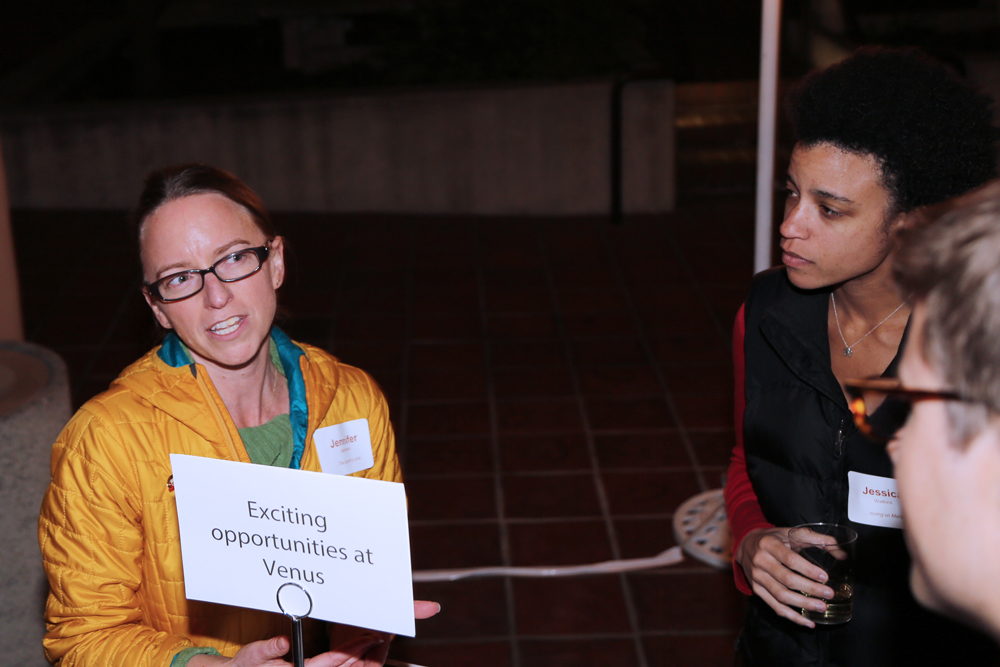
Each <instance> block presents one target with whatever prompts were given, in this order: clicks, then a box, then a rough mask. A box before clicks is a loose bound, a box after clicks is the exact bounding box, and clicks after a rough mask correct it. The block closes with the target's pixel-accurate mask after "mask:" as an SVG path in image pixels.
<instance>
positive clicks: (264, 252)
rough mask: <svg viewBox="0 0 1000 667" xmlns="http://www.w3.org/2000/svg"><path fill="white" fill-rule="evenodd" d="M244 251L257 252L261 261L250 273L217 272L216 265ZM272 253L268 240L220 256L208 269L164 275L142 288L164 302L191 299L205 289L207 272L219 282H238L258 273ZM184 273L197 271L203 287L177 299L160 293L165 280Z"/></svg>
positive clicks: (188, 271) (258, 259) (195, 270)
mask: <svg viewBox="0 0 1000 667" xmlns="http://www.w3.org/2000/svg"><path fill="white" fill-rule="evenodd" d="M244 252H252V253H253V254H255V255H256V256H257V261H258V262H259V263H258V265H257V268H256V269H254V270H253V271H251V272H250V273H248V274H246V275H245V276H241V277H239V278H223V277H221V276H220V275H219V274H218V273H216V272H215V267H217V266H218V265H219V264H222V263H223V262H224V261H226V260H227V259H229V258H230V257H232V256H233V255H239V254H240V253H244ZM270 255H271V242H270V241H268V242H267V243H265V244H264V245H262V246H256V247H254V248H243V249H241V250H237V251H235V252H231V253H229V254H228V255H226V256H225V257H222V258H220V259H219V260H218V261H216V262H215V263H214V264H212V266H210V267H208V268H207V269H188V270H186V271H177V272H176V273H171V274H170V275H169V276H163V277H162V278H160V279H159V280H154V281H153V282H151V283H145V284H144V285H143V286H142V289H143V291H145V292H146V294H148V295H149V296H151V297H153V298H154V299H157V300H158V301H160V302H162V303H176V302H177V301H183V300H184V299H190V298H191V297H193V296H194V295H196V294H198V293H200V292H201V291H202V290H203V289H205V275H206V274H209V273H211V274H212V275H213V276H215V277H216V278H217V279H218V280H219V282H222V283H236V282H239V281H241V280H246V279H247V278H249V277H250V276H252V275H254V274H255V273H257V272H258V271H260V270H261V268H262V267H263V266H264V262H266V261H267V258H268V257H270ZM184 273H197V274H198V275H199V276H200V277H201V287H199V288H198V289H197V290H196V291H194V292H191V293H190V294H188V295H187V296H182V297H179V298H177V299H165V298H164V297H163V295H161V294H160V288H159V284H160V283H162V282H163V281H165V280H170V279H171V278H173V277H175V276H179V275H181V274H184Z"/></svg>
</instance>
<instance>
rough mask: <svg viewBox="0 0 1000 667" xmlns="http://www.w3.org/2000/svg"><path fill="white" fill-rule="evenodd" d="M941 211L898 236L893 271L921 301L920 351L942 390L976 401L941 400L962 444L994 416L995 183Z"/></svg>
mask: <svg viewBox="0 0 1000 667" xmlns="http://www.w3.org/2000/svg"><path fill="white" fill-rule="evenodd" d="M941 210H942V209H938V210H937V211H935V212H933V213H932V214H931V215H935V214H937V213H940V212H941ZM944 211H945V212H944V213H943V215H941V216H940V217H937V218H936V219H933V220H931V221H930V222H924V223H921V224H918V225H917V226H915V227H914V228H912V229H908V230H906V231H904V232H903V233H902V234H901V237H900V240H901V243H902V246H901V248H900V251H899V252H898V253H897V254H896V257H895V259H894V262H893V273H894V275H895V278H896V282H897V283H898V284H899V286H900V287H901V289H902V292H903V293H904V294H906V293H912V294H913V298H914V299H915V301H918V302H922V303H923V305H924V308H925V311H926V314H927V318H926V321H925V324H924V329H923V331H922V332H921V334H922V337H923V349H921V350H920V352H921V353H922V354H923V355H924V358H925V359H926V360H927V361H928V362H929V363H930V364H931V366H933V367H934V368H935V369H936V370H937V371H938V372H939V373H940V374H941V376H942V377H943V378H944V380H945V381H946V382H947V383H948V387H947V388H948V389H951V390H953V391H956V392H957V393H959V394H961V395H963V396H967V397H969V398H970V399H972V400H973V401H975V402H974V403H967V402H962V403H958V402H954V403H949V405H948V414H949V416H950V418H951V422H952V435H953V439H954V441H955V442H956V444H961V443H966V442H968V441H969V440H970V439H971V438H972V437H974V436H975V435H976V434H977V433H979V432H980V431H981V430H982V429H983V427H984V426H986V424H987V423H988V421H989V420H990V419H992V418H993V417H995V416H997V415H1000V181H992V182H990V183H988V184H986V185H985V186H983V187H981V188H979V189H978V190H975V191H973V192H972V193H969V194H967V195H964V196H962V197H959V198H957V199H956V200H953V201H952V202H950V204H948V205H947V206H946V207H945V208H944Z"/></svg>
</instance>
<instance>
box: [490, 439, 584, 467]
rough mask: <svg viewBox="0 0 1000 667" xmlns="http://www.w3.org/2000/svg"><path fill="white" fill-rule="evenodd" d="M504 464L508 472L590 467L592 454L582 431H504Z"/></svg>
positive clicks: (502, 455) (501, 461)
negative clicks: (540, 433)
mask: <svg viewBox="0 0 1000 667" xmlns="http://www.w3.org/2000/svg"><path fill="white" fill-rule="evenodd" d="M500 465H501V467H502V469H503V471H504V472H523V471H533V472H535V471H558V470H579V469H588V470H589V469H590V467H591V462H590V454H589V453H588V452H587V441H586V440H585V439H584V436H583V434H582V433H561V434H552V435H513V434H501V435H500Z"/></svg>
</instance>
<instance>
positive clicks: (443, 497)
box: [406, 477, 497, 521]
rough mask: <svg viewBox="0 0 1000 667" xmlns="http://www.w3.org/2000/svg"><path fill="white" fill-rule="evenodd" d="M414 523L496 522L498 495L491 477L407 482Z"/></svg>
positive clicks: (419, 479) (409, 505)
mask: <svg viewBox="0 0 1000 667" xmlns="http://www.w3.org/2000/svg"><path fill="white" fill-rule="evenodd" d="M406 499H407V505H408V507H409V511H410V512H409V513H410V520H411V521H431V520H433V521H455V520H458V519H495V518H496V516H497V507H496V496H495V494H494V493H493V480H492V479H490V478H488V477H459V478H454V477H444V478H440V477H436V478H425V477H421V478H416V479H411V480H408V481H407V482H406Z"/></svg>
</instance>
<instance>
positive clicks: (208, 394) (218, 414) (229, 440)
mask: <svg viewBox="0 0 1000 667" xmlns="http://www.w3.org/2000/svg"><path fill="white" fill-rule="evenodd" d="M207 375H208V373H198V374H196V376H195V378H196V380H197V382H198V386H200V387H201V390H202V392H203V393H204V394H205V400H207V401H208V404H209V406H210V407H211V409H212V414H213V415H215V419H216V421H217V422H218V424H219V427H220V429H221V430H222V434H223V436H224V437H225V438H226V444H227V445H229V450H230V451H231V452H232V455H233V460H234V461H242V462H244V463H250V455H249V454H246V453H245V452H246V449H244V454H243V456H240V452H239V448H238V447H237V446H236V443H235V442H234V441H233V436H232V433H230V431H229V422H228V421H227V420H226V417H225V415H223V414H222V410H220V409H219V404H218V403H217V402H216V400H215V395H214V392H213V391H212V387H210V386H209V384H208V379H207V377H206V376H207Z"/></svg>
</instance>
